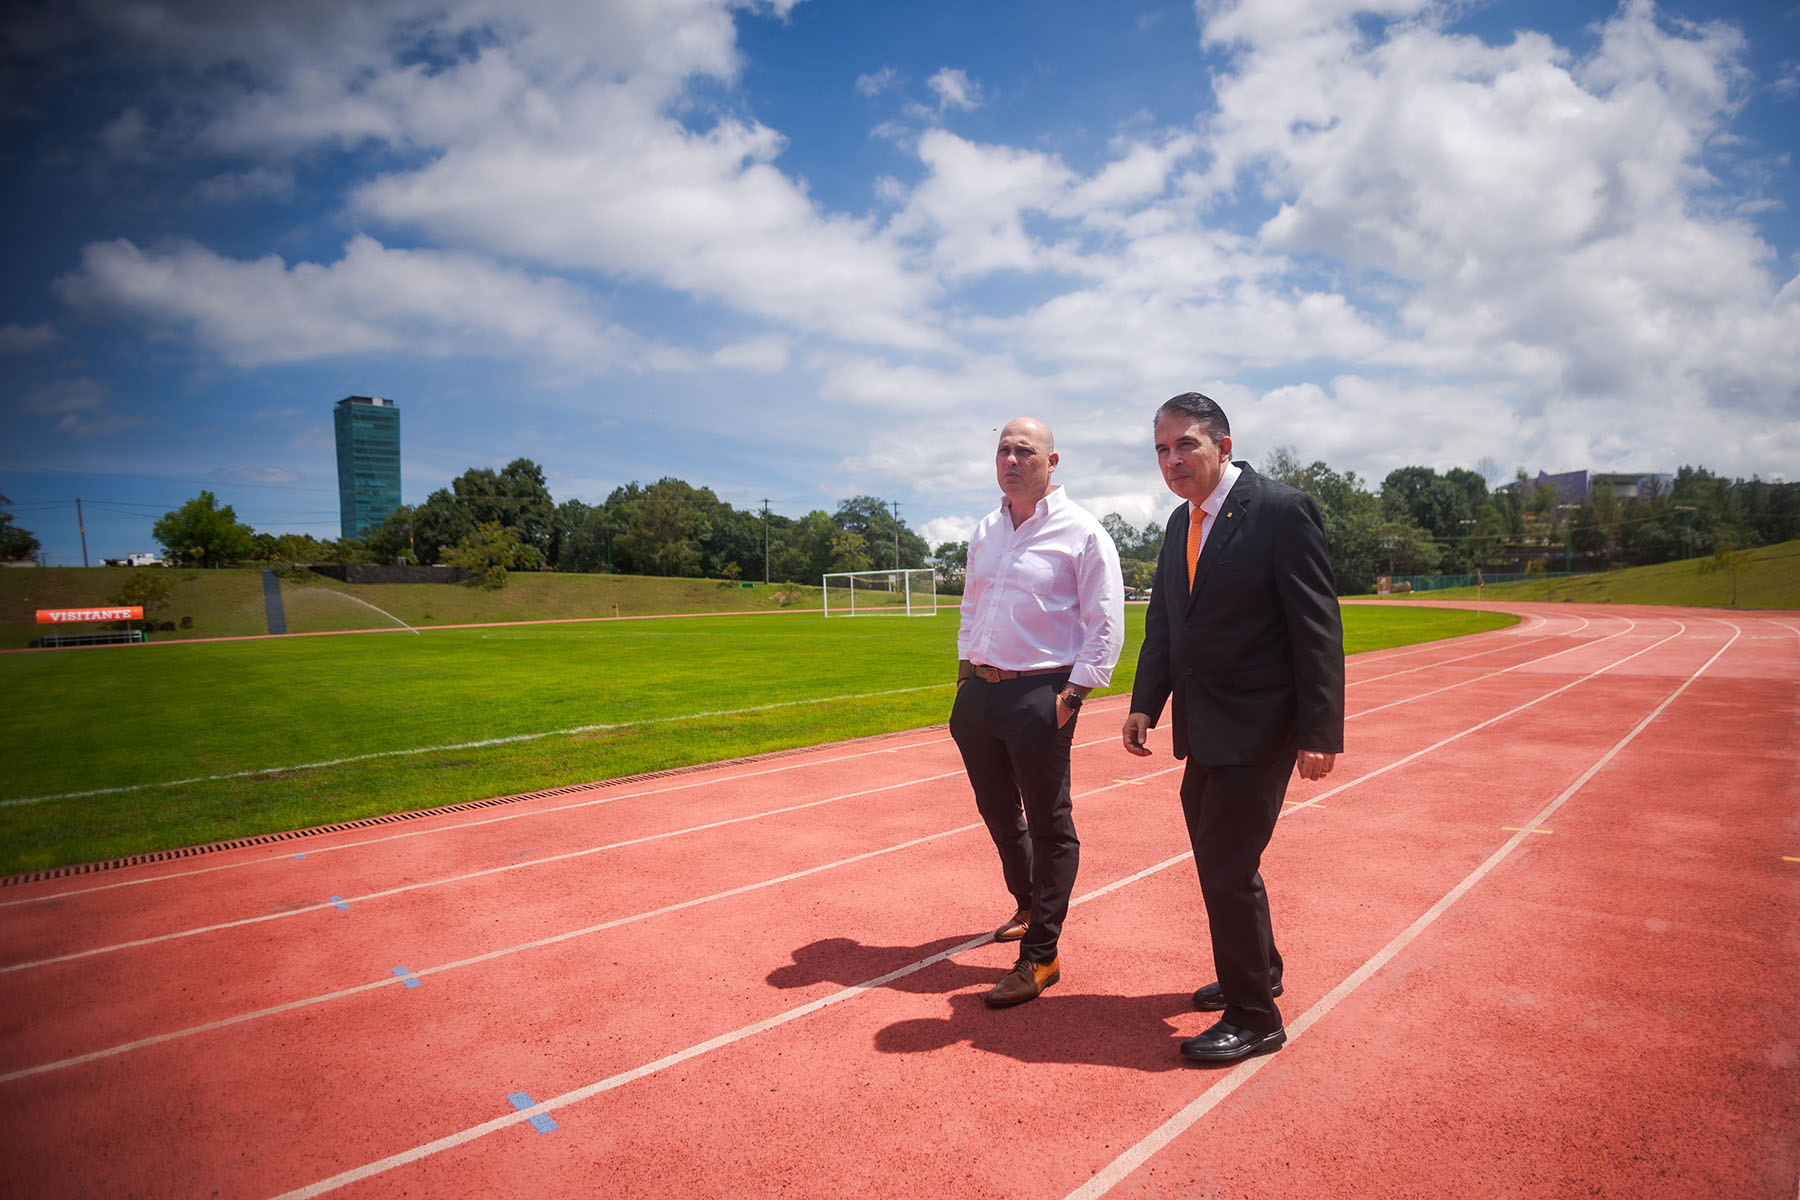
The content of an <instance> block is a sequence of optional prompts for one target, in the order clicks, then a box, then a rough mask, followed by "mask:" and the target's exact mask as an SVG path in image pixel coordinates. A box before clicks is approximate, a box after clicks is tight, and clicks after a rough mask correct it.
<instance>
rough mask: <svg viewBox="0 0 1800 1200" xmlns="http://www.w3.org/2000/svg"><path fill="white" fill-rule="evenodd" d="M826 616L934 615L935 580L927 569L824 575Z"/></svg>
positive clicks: (840, 572) (915, 568) (935, 598)
mask: <svg viewBox="0 0 1800 1200" xmlns="http://www.w3.org/2000/svg"><path fill="white" fill-rule="evenodd" d="M825 615H826V616H828V617H931V616H936V615H937V577H936V575H935V574H934V573H933V572H932V571H931V569H930V568H928V567H908V568H905V569H903V570H899V571H837V572H834V573H832V574H830V575H827V576H825Z"/></svg>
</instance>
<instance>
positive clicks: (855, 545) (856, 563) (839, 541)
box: [831, 529, 874, 573]
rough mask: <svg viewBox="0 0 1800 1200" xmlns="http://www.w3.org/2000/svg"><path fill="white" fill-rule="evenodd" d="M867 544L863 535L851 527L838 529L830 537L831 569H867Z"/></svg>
mask: <svg viewBox="0 0 1800 1200" xmlns="http://www.w3.org/2000/svg"><path fill="white" fill-rule="evenodd" d="M868 547H869V544H868V542H866V541H864V540H863V535H862V534H860V533H857V532H856V531H855V530H851V529H840V530H838V532H837V536H836V537H833V538H832V539H831V571H832V573H836V572H839V571H869V570H873V569H874V568H873V567H872V566H871V565H870V560H869V549H868Z"/></svg>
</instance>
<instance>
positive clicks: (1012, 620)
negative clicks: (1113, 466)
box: [950, 417, 1125, 1008]
mask: <svg viewBox="0 0 1800 1200" xmlns="http://www.w3.org/2000/svg"><path fill="white" fill-rule="evenodd" d="M1057 462H1058V456H1057V453H1056V445H1055V440H1054V439H1053V438H1052V437H1051V434H1050V430H1049V428H1048V427H1047V426H1045V425H1044V424H1043V423H1042V422H1040V421H1034V420H1032V419H1031V418H1029V417H1020V418H1019V419H1018V420H1015V421H1012V422H1009V423H1008V424H1007V426H1006V428H1005V429H1002V430H1001V431H1000V444H999V447H998V448H997V450H996V451H995V455H994V467H995V474H996V475H997V476H998V478H999V481H1000V491H1001V493H1002V497H1001V504H1000V507H999V508H997V509H996V510H994V511H993V512H991V513H989V514H988V515H987V516H986V517H985V518H983V519H982V521H981V524H979V525H977V526H976V527H975V533H974V535H973V536H972V537H971V538H970V539H969V561H968V567H967V570H966V572H965V574H964V584H963V601H962V628H961V630H960V631H959V632H958V634H957V637H956V653H957V660H958V661H957V672H956V702H955V704H954V705H953V707H952V708H951V712H950V735H951V737H953V738H955V739H956V746H957V749H959V750H961V751H962V757H963V766H964V767H965V768H966V769H967V770H968V773H969V784H970V786H971V787H973V788H974V790H975V806H976V808H977V809H979V810H980V812H981V817H982V820H984V821H985V822H986V823H987V827H988V833H989V834H991V835H992V836H993V839H994V847H995V849H997V850H998V851H999V852H1000V866H1001V870H1002V872H1003V875H1004V878H1005V880H1006V889H1007V891H1009V892H1011V893H1012V895H1013V899H1014V901H1015V906H1016V908H1017V912H1016V914H1015V915H1014V916H1013V918H1012V920H1010V921H1008V922H1007V923H1006V924H1005V925H1002V926H1001V927H1000V928H999V930H997V931H996V932H995V934H994V936H995V938H996V939H998V940H1000V941H1013V940H1017V941H1018V942H1019V961H1018V962H1017V963H1016V964H1015V965H1014V967H1013V969H1012V970H1011V971H1010V972H1008V973H1007V975H1006V976H1005V978H1003V979H1001V981H1000V982H999V984H998V985H996V986H995V987H994V989H993V990H992V991H990V992H988V993H987V995H986V997H985V999H986V1001H987V1003H988V1004H989V1005H990V1006H992V1007H994V1008H1003V1007H1005V1006H1007V1005H1011V1004H1022V1003H1024V1002H1025V1001H1027V1000H1030V999H1032V998H1033V997H1035V996H1037V995H1038V993H1040V992H1042V991H1043V990H1044V989H1045V988H1047V987H1049V986H1050V985H1051V984H1053V983H1055V982H1056V980H1057V978H1058V977H1059V974H1060V964H1059V963H1058V960H1057V953H1056V946H1057V938H1058V937H1059V936H1060V934H1061V933H1062V924H1063V918H1064V917H1065V916H1066V915H1067V914H1068V911H1069V893H1070V891H1071V890H1072V889H1073V888H1074V886H1075V870H1076V867H1077V865H1078V863H1079V860H1080V854H1081V843H1080V842H1079V841H1077V840H1076V837H1075V820H1074V812H1073V806H1072V804H1071V802H1070V798H1069V748H1070V746H1071V744H1072V743H1073V741H1074V737H1075V715H1076V713H1077V712H1078V711H1080V708H1081V701H1082V699H1083V698H1084V697H1085V696H1086V695H1087V694H1088V692H1089V691H1090V690H1092V689H1093V688H1096V687H1104V686H1105V685H1106V684H1107V683H1108V682H1110V681H1111V679H1112V669H1113V664H1115V663H1117V662H1118V661H1119V652H1120V650H1122V649H1123V648H1124V644H1125V585H1124V580H1123V579H1122V578H1121V577H1120V575H1119V552H1118V550H1117V549H1115V548H1114V546H1113V543H1112V538H1111V537H1109V536H1107V533H1106V531H1105V530H1104V529H1102V528H1101V527H1100V522H1098V521H1096V520H1095V519H1094V517H1093V515H1092V514H1091V513H1089V512H1088V511H1087V510H1085V509H1083V508H1080V507H1078V506H1076V504H1075V503H1074V502H1073V501H1071V500H1070V499H1069V498H1068V496H1067V495H1066V494H1065V493H1064V492H1063V490H1062V488H1061V487H1059V486H1058V485H1056V484H1053V483H1051V482H1050V476H1051V473H1052V472H1054V471H1055V470H1056V464H1057Z"/></svg>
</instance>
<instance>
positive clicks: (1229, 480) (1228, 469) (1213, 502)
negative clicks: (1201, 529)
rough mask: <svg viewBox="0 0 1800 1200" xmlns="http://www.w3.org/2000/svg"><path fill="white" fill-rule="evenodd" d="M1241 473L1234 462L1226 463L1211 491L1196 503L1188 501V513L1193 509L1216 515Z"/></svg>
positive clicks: (1223, 505)
mask: <svg viewBox="0 0 1800 1200" xmlns="http://www.w3.org/2000/svg"><path fill="white" fill-rule="evenodd" d="M1243 473H1244V472H1243V470H1242V469H1241V468H1240V467H1239V466H1238V465H1237V464H1236V463H1234V462H1228V463H1226V464H1225V473H1224V474H1223V475H1221V476H1219V482H1218V483H1217V484H1215V485H1214V486H1213V490H1212V491H1211V492H1209V493H1207V497H1206V499H1204V500H1202V501H1201V502H1200V503H1198V504H1195V503H1194V502H1193V501H1191V500H1190V501H1188V512H1189V515H1190V516H1191V515H1192V513H1193V512H1194V511H1195V510H1201V511H1204V512H1205V513H1206V514H1207V515H1208V516H1213V517H1216V516H1218V515H1219V510H1220V509H1221V508H1223V507H1225V497H1227V496H1229V495H1231V489H1232V488H1234V487H1236V486H1237V481H1238V476H1239V475H1242V474H1243Z"/></svg>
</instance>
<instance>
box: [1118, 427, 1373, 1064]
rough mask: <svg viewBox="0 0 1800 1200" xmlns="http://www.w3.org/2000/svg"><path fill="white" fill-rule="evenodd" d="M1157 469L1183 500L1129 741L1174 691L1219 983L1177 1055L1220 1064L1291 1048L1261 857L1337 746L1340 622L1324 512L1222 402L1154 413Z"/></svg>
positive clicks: (1156, 588) (1136, 690) (1148, 627)
mask: <svg viewBox="0 0 1800 1200" xmlns="http://www.w3.org/2000/svg"><path fill="white" fill-rule="evenodd" d="M1156 459H1157V463H1158V465H1159V466H1161V468H1162V473H1163V480H1164V482H1166V483H1167V484H1168V485H1169V490H1170V491H1172V492H1174V493H1175V494H1176V495H1178V496H1180V497H1181V498H1182V499H1183V500H1185V501H1187V503H1185V504H1183V505H1182V506H1181V507H1180V508H1178V509H1176V510H1175V512H1174V513H1172V514H1171V515H1170V517H1169V524H1168V528H1167V530H1166V532H1165V534H1164V537H1163V547H1162V553H1161V555H1159V556H1158V558H1157V563H1156V576H1155V578H1154V580H1153V581H1152V583H1151V592H1150V607H1149V610H1148V612H1147V613H1146V614H1145V617H1144V644H1143V648H1142V650H1141V651H1140V652H1139V655H1138V666H1137V681H1136V684H1135V685H1134V686H1133V688H1132V691H1131V715H1130V716H1128V717H1127V718H1126V719H1125V729H1124V739H1125V748H1126V749H1127V750H1129V751H1130V752H1131V753H1133V754H1137V755H1148V754H1149V753H1150V747H1149V745H1148V744H1147V741H1146V739H1147V737H1148V734H1149V731H1150V730H1151V729H1152V728H1153V727H1154V726H1155V725H1156V723H1157V721H1158V719H1159V718H1160V717H1161V716H1162V711H1163V705H1164V704H1165V703H1166V702H1167V701H1168V700H1169V698H1170V697H1171V696H1173V697H1174V701H1175V713H1174V720H1173V723H1172V724H1173V733H1174V742H1175V757H1176V758H1185V759H1186V760H1187V767H1186V770H1185V772H1184V773H1183V775H1182V779H1181V809H1182V813H1183V815H1184V816H1186V818H1187V827H1188V839H1189V841H1190V842H1192V844H1193V847H1194V864H1195V866H1196V867H1197V868H1198V870H1199V874H1200V894H1201V897H1202V898H1203V899H1204V900H1205V902H1206V919H1207V924H1208V925H1209V927H1210V928H1211V931H1212V945H1213V965H1214V968H1215V969H1216V970H1217V972H1218V981H1217V982H1216V983H1212V984H1209V985H1207V986H1206V987H1203V988H1201V989H1200V990H1199V991H1197V992H1195V993H1194V1007H1195V1008H1197V1009H1199V1010H1200V1011H1202V1012H1218V1013H1220V1014H1221V1016H1220V1019H1219V1022H1218V1024H1216V1025H1214V1026H1213V1027H1212V1028H1211V1029H1208V1030H1207V1031H1206V1032H1205V1033H1202V1034H1201V1035H1200V1036H1199V1037H1195V1038H1189V1039H1188V1040H1187V1041H1185V1042H1183V1043H1182V1044H1181V1053H1182V1054H1183V1055H1185V1056H1186V1057H1188V1058H1190V1059H1194V1060H1196V1061H1199V1062H1206V1063H1230V1062H1236V1061H1238V1060H1239V1059H1242V1058H1247V1057H1249V1056H1250V1055H1253V1054H1266V1053H1269V1052H1271V1051H1273V1050H1276V1049H1279V1048H1280V1046H1281V1044H1282V1043H1283V1042H1285V1041H1286V1040H1287V1031H1286V1030H1285V1029H1284V1028H1283V1026H1282V1020H1281V1010H1280V1009H1278V1008H1277V1007H1276V1006H1275V997H1276V996H1279V995H1280V994H1281V991H1282V986H1281V974H1282V962H1281V954H1280V952H1279V951H1277V950H1276V948H1275V938H1274V934H1273V932H1272V931H1271V929H1270V924H1269V900H1268V895H1267V894H1266V893H1265V892H1264V891H1263V881H1262V874H1261V867H1262V853H1263V850H1264V848H1266V847H1267V846H1268V844H1269V838H1270V837H1271V836H1272V835H1273V834H1274V832H1275V821H1276V819H1277V818H1278V817H1280V815H1281V802H1282V800H1283V798H1284V797H1286V795H1287V786H1288V775H1289V773H1290V772H1292V771H1298V773H1299V774H1300V775H1301V777H1303V778H1305V779H1322V778H1324V777H1325V776H1326V775H1327V774H1329V773H1330V771H1331V767H1332V764H1333V762H1334V761H1335V759H1336V756H1337V755H1338V754H1339V753H1341V752H1342V751H1343V748H1344V635H1343V624H1342V620H1341V618H1340V616H1339V612H1338V604H1337V595H1336V588H1335V586H1334V584H1333V575H1332V570H1331V557H1330V554H1329V553H1328V552H1327V550H1326V546H1325V529H1324V524H1323V522H1322V521H1321V520H1320V518H1319V509H1318V506H1317V505H1316V504H1314V503H1313V500H1312V497H1310V496H1308V495H1307V494H1306V493H1304V492H1300V491H1296V490H1294V489H1293V488H1290V487H1286V486H1284V485H1282V484H1279V483H1275V482H1273V481H1271V480H1267V479H1264V478H1263V477H1262V476H1260V475H1258V474H1257V473H1256V472H1255V471H1253V470H1251V469H1250V466H1249V464H1248V463H1234V462H1232V461H1231V425H1230V423H1229V422H1228V421H1227V420H1226V418H1225V414H1224V412H1222V411H1221V410H1220V408H1219V406H1218V405H1217V404H1215V403H1214V402H1213V401H1212V400H1210V399H1208V398H1207V397H1205V396H1202V395H1200V394H1199V393H1198V392H1189V393H1186V394H1185V395H1181V396H1176V397H1175V398H1174V399H1172V400H1170V401H1168V402H1167V403H1165V404H1164V405H1163V406H1162V407H1161V408H1160V409H1158V410H1157V413H1156Z"/></svg>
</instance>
